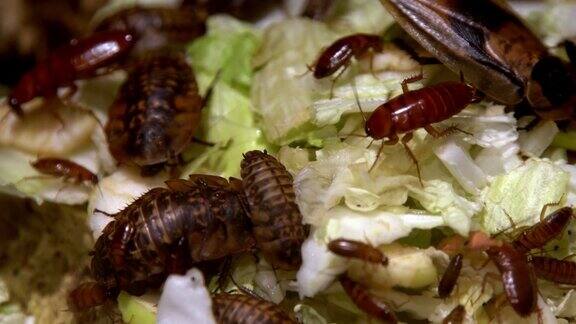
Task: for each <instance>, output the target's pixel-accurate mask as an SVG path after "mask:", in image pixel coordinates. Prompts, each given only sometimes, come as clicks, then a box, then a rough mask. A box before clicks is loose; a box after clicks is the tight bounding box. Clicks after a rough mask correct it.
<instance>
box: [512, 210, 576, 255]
mask: <svg viewBox="0 0 576 324" xmlns="http://www.w3.org/2000/svg"><path fill="white" fill-rule="evenodd" d="M543 211H544V210H543ZM572 218H573V211H572V208H570V207H564V208H560V209H558V210H556V211H555V212H553V213H551V214H549V215H548V216H546V217H545V218H544V219H542V220H541V221H540V222H538V223H536V224H535V225H533V226H531V227H530V228H528V229H527V230H525V231H523V232H522V233H521V234H520V235H519V236H518V237H516V239H514V241H512V246H514V248H515V249H516V250H518V251H520V252H523V253H526V252H528V251H530V250H532V249H537V248H541V247H543V246H544V245H546V243H548V242H549V241H550V240H552V239H553V238H555V237H557V236H558V235H560V233H562V232H563V231H564V229H565V228H566V226H568V222H569V221H570V219H572Z"/></svg>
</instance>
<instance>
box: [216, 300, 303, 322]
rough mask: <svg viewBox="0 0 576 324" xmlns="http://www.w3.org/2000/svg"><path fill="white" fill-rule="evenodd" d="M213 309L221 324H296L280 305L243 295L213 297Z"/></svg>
mask: <svg viewBox="0 0 576 324" xmlns="http://www.w3.org/2000/svg"><path fill="white" fill-rule="evenodd" d="M212 309H213V311H214V315H215V317H216V321H217V322H218V323H220V324H272V323H273V324H296V323H297V322H296V321H295V320H293V319H292V318H290V316H289V315H288V314H287V313H286V312H284V310H283V309H282V308H280V307H279V306H278V305H276V304H274V303H271V302H269V301H266V300H263V299H258V298H255V297H252V296H247V295H241V294H227V293H219V294H216V295H214V296H213V297H212Z"/></svg>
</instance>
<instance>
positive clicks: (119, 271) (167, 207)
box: [71, 176, 255, 308]
mask: <svg viewBox="0 0 576 324" xmlns="http://www.w3.org/2000/svg"><path fill="white" fill-rule="evenodd" d="M232 182H239V180H232ZM166 184H167V185H168V188H155V189H152V190H150V191H148V192H147V193H146V194H144V195H143V196H141V197H140V198H138V199H137V200H136V201H135V202H134V203H132V204H130V205H129V206H128V207H126V208H125V209H124V210H122V211H120V212H118V213H116V214H115V215H113V216H114V220H113V221H112V222H111V223H109V224H108V225H107V226H106V227H105V229H104V231H103V233H102V235H101V236H100V237H99V238H98V240H97V241H96V244H95V247H94V252H93V256H92V263H91V271H92V275H93V277H94V279H95V280H96V282H97V283H98V285H95V286H94V287H98V289H104V292H105V295H106V296H107V297H109V298H114V297H115V296H116V295H117V294H118V292H119V291H120V290H125V291H126V292H128V293H130V294H133V295H140V294H143V293H144V292H145V291H146V289H147V288H149V287H153V288H155V287H159V286H160V285H161V284H162V282H163V281H164V279H165V277H166V276H167V275H168V274H169V273H173V272H177V273H183V272H185V271H186V270H187V269H188V268H190V267H191V266H192V265H196V264H198V263H200V262H204V261H211V260H217V259H221V258H223V257H226V256H230V255H234V254H236V253H241V252H246V251H251V250H253V247H254V246H255V241H254V238H253V237H252V233H251V227H250V221H249V218H248V217H247V215H246V214H245V212H244V210H245V207H244V206H243V201H242V200H241V199H240V196H241V194H242V193H241V192H239V191H238V190H237V189H236V188H237V185H236V184H234V183H232V184H229V183H228V181H227V180H226V179H223V178H218V177H210V176H195V177H193V178H192V179H191V180H170V181H167V182H166ZM223 184H226V185H223ZM82 287H83V286H81V287H80V288H82ZM80 288H79V289H80ZM84 290H88V289H87V288H84ZM77 294H79V293H78V292H77V291H73V292H72V294H71V296H76V295H77ZM81 294H82V295H84V294H87V295H90V294H91V293H90V292H88V291H83V292H82V293H81ZM77 302H79V303H77ZM72 303H73V304H75V306H76V307H77V308H81V306H82V301H81V300H76V301H75V300H72ZM91 306H95V305H91Z"/></svg>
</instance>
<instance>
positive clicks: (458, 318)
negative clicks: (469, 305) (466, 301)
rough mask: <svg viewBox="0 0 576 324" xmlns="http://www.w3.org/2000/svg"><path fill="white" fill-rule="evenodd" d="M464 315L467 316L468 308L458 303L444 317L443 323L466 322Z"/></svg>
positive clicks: (455, 323) (458, 323)
mask: <svg viewBox="0 0 576 324" xmlns="http://www.w3.org/2000/svg"><path fill="white" fill-rule="evenodd" d="M464 316H466V308H464V306H462V305H458V306H456V307H454V309H453V310H452V311H451V312H450V314H448V316H446V318H444V320H443V321H442V324H462V323H463V322H464Z"/></svg>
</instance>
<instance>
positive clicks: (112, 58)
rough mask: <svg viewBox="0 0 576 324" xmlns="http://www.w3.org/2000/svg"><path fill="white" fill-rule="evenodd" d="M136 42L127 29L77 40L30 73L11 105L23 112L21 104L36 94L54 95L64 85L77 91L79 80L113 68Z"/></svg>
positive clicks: (9, 100)
mask: <svg viewBox="0 0 576 324" xmlns="http://www.w3.org/2000/svg"><path fill="white" fill-rule="evenodd" d="M134 42H135V39H134V37H133V36H132V34H130V33H129V32H125V31H112V32H103V33H97V34H93V35H91V36H89V37H87V38H84V39H80V40H73V41H71V42H70V44H69V45H66V46H63V47H61V48H59V49H57V50H55V51H54V52H53V53H51V54H49V55H48V56H47V57H46V59H45V60H43V61H41V62H40V63H38V64H37V65H36V66H35V67H34V68H33V69H32V70H30V71H28V72H26V73H25V74H24V75H23V76H22V78H21V79H20V81H19V82H18V84H16V86H15V87H14V89H12V92H11V93H10V95H9V96H8V104H9V105H10V107H11V108H12V111H14V112H15V113H16V114H18V115H23V113H24V112H23V111H22V108H21V105H22V104H24V103H26V102H28V101H30V100H32V99H34V98H36V97H39V96H42V97H46V98H51V97H54V96H56V95H57V91H58V88H60V87H69V88H71V89H73V90H74V89H75V85H74V81H75V80H79V79H88V78H92V77H94V76H97V75H98V73H99V71H100V70H101V69H102V68H108V69H110V67H111V65H112V64H113V63H117V62H118V61H119V60H120V59H122V58H123V57H124V56H126V55H127V54H128V53H129V52H130V50H131V49H132V47H133V46H134Z"/></svg>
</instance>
